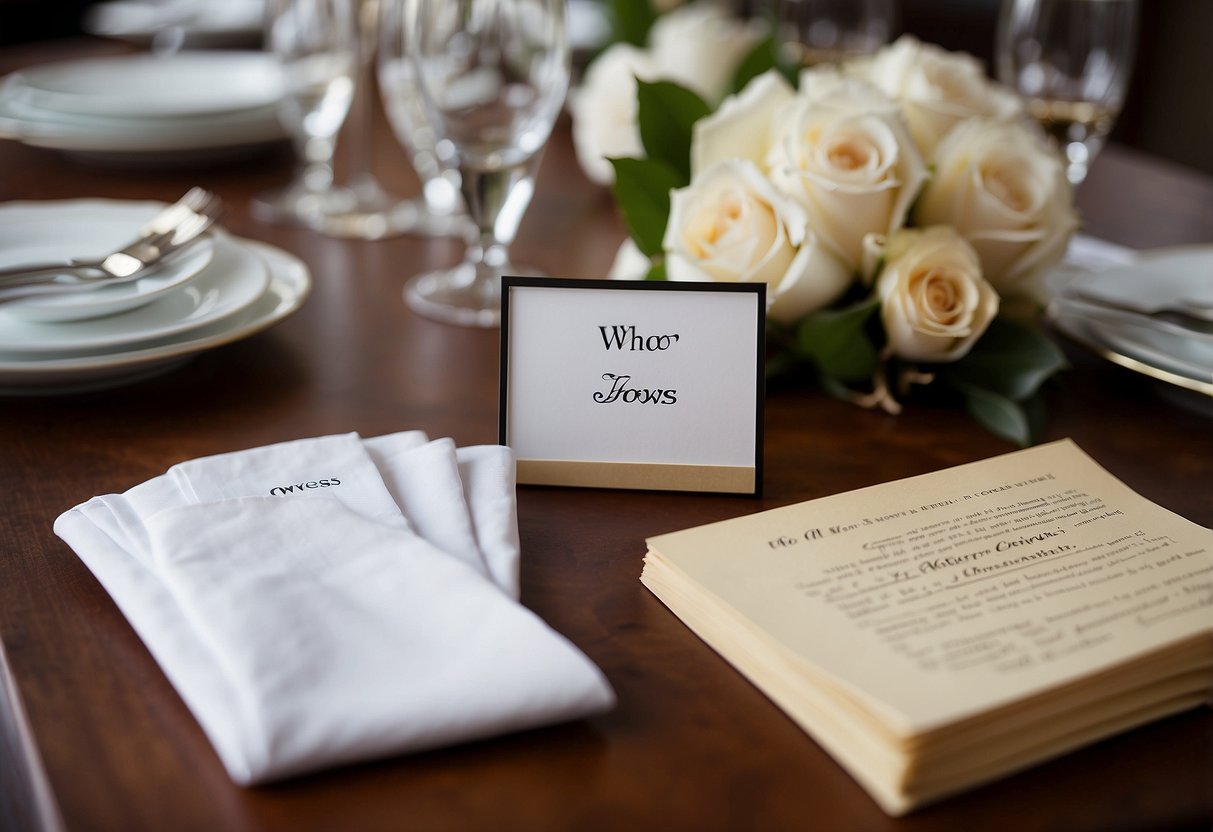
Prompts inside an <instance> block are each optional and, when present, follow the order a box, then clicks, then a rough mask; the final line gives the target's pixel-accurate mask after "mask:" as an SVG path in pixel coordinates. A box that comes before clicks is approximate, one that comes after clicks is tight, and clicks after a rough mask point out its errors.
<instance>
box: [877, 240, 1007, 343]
mask: <svg viewBox="0 0 1213 832" xmlns="http://www.w3.org/2000/svg"><path fill="white" fill-rule="evenodd" d="M876 293H877V294H878V295H879V296H880V318H881V321H882V322H883V323H884V330H885V334H886V336H887V337H888V342H889V346H890V348H892V350H893V353H894V355H896V356H898V357H899V358H903V359H906V360H908V361H956V360H957V359H959V358H963V357H964V356H965V355H966V354H967V353H968V352H969V349H970V348H971V347H972V346H973V344H975V343H976V342H977V339H978V338H980V337H981V336H982V334H983V333H984V332H985V331H986V327H988V326H989V324H990V321H992V320H993V319H994V316H995V315H997V314H998V293H997V292H995V291H994V289H993V287H991V286H990V284H989V283H987V282H986V281H985V279H984V278H983V277H982V276H981V263H980V261H979V260H978V259H977V252H975V251H973V248H972V246H970V245H969V244H968V243H967V242H965V240H964V238H963V237H961V236H960V235H959V234H957V233H956V232H955V231H953V230H952V229H951V228H948V227H947V226H936V227H933V228H927V229H924V230H903V231H899V232H898V233H897V234H896V235H894V237H893V238H892V239H891V240H890V241H889V246H888V249H887V251H886V261H885V266H884V270H883V271H882V272H881V273H880V277H879V278H877V281H876Z"/></svg>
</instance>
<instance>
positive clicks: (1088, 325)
mask: <svg viewBox="0 0 1213 832" xmlns="http://www.w3.org/2000/svg"><path fill="white" fill-rule="evenodd" d="M1049 320H1050V322H1051V323H1052V324H1053V326H1054V327H1055V328H1056V329H1057V330H1058V331H1060V332H1061V333H1062V334H1063V335H1065V336H1066V337H1068V338H1070V339H1071V340H1073V341H1075V342H1077V343H1079V344H1081V345H1082V346H1084V347H1086V348H1087V349H1088V350H1090V351H1091V352H1093V353H1095V354H1096V355H1098V356H1100V357H1101V358H1103V359H1105V360H1107V361H1110V362H1112V363H1113V364H1117V365H1119V366H1121V367H1124V368H1126V369H1128V370H1132V371H1133V372H1135V373H1139V374H1140V375H1143V376H1146V377H1147V378H1150V379H1153V380H1154V381H1159V382H1162V383H1163V384H1164V385H1166V386H1169V387H1171V388H1173V389H1178V390H1183V391H1191V392H1194V393H1199V394H1202V395H1203V396H1208V397H1213V376H1210V374H1209V373H1208V372H1203V373H1202V372H1201V371H1200V370H1199V369H1198V368H1195V367H1192V366H1186V367H1185V366H1182V364H1180V365H1177V364H1176V363H1175V361H1174V359H1173V358H1168V357H1166V356H1164V355H1160V354H1159V353H1157V352H1156V351H1154V350H1150V349H1149V348H1146V347H1143V346H1142V345H1141V344H1138V345H1137V346H1136V347H1129V348H1127V349H1126V348H1125V346H1124V344H1123V343H1121V344H1118V345H1116V346H1114V345H1113V344H1112V343H1111V342H1112V341H1120V340H1121V339H1120V338H1118V337H1117V336H1116V335H1115V334H1112V335H1109V328H1108V327H1107V325H1106V324H1101V323H1100V322H1099V321H1096V320H1094V319H1093V318H1092V317H1090V316H1089V315H1083V314H1075V312H1074V307H1073V306H1072V305H1070V306H1067V305H1064V304H1059V303H1056V302H1055V303H1054V304H1052V305H1051V306H1050V307H1049ZM1122 350H1124V351H1122ZM1188 395H1190V394H1188Z"/></svg>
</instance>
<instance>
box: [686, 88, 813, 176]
mask: <svg viewBox="0 0 1213 832" xmlns="http://www.w3.org/2000/svg"><path fill="white" fill-rule="evenodd" d="M795 98H796V92H795V90H793V89H792V86H791V85H790V84H789V83H788V82H787V81H785V80H784V78H783V76H782V75H780V74H779V73H778V72H776V71H775V70H770V71H768V72H764V73H763V74H762V75H759V76H758V77H757V78H754V79H753V80H752V81H750V83H748V84H746V85H745V89H743V90H742V91H741V92H739V93H738V94H736V95H730V96H729V97H728V98H726V99H725V100H724V101H723V102H721V104H720V106H719V107H718V108H717V109H716V111H715V112H713V113H711V114H709V115H706V116H704V117H703V118H701V119H699V121H697V122H695V126H694V127H693V128H692V134H691V176H692V177H694V176H695V175H696V174H697V173H699V172H700V171H704V170H707V169H708V168H710V167H711V166H712V165H714V164H716V163H717V162H720V161H723V160H724V159H730V158H733V159H749V160H750V161H751V162H754V164H756V165H758V166H759V167H761V166H762V164H763V160H764V159H766V156H767V153H768V152H769V151H770V146H771V130H772V128H773V127H774V125H775V120H776V117H777V115H778V114H779V112H780V111H781V110H782V109H783V108H784V107H786V106H787V105H788V104H789V103H790V102H791V101H793V100H794V99H795Z"/></svg>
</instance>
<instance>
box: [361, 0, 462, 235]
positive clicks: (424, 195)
mask: <svg viewBox="0 0 1213 832" xmlns="http://www.w3.org/2000/svg"><path fill="white" fill-rule="evenodd" d="M417 2H418V0H380V14H379V49H378V61H377V66H378V80H379V95H380V96H381V98H382V99H383V109H384V111H385V112H386V113H387V119H388V123H389V124H390V125H391V126H392V131H393V132H394V133H395V135H396V139H397V141H398V142H399V143H400V146H401V147H402V148H403V149H404V151H405V152H406V153H407V154H408V156H409V159H410V161H411V162H412V164H413V170H414V172H415V173H416V174H417V178H418V179H419V180H420V181H421V197H420V198H418V199H415V200H412V201H411V202H412V206H413V211H414V213H415V215H416V219H415V222H414V224H413V227H412V228H411V229H410V231H411V233H414V234H423V235H426V234H428V235H433V236H464V235H466V234H468V233H469V232H471V231H472V230H473V229H472V224H471V221H470V220H469V219H468V217H467V214H466V212H465V211H464V208H463V197H462V196H461V195H460V192H459V171H458V169H456V168H454V167H451V166H449V165H447V164H445V163H444V162H443V161H442V159H440V158H439V156H438V149H437V143H438V137H437V135H436V132H435V130H434V126H433V124H432V123H431V122H430V119H429V116H428V115H427V114H426V110H425V100H424V97H423V96H422V94H421V88H420V87H419V86H418V85H417V70H416V62H415V61H414V60H413V55H412V52H411V50H410V48H409V37H410V36H411V35H412V29H411V27H412V25H413V22H414V21H415V20H416V16H417Z"/></svg>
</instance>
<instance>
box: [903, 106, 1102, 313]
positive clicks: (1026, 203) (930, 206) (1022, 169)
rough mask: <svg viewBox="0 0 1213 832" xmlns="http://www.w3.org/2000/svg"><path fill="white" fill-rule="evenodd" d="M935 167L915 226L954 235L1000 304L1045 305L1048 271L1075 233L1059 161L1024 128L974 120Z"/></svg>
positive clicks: (943, 148)
mask: <svg viewBox="0 0 1213 832" xmlns="http://www.w3.org/2000/svg"><path fill="white" fill-rule="evenodd" d="M934 166H935V175H934V177H933V178H932V180H931V182H930V183H928V185H927V187H926V189H925V190H924V191H923V194H922V197H921V198H920V199H919V201H918V204H917V206H916V207H915V209H914V210H915V220H916V221H917V223H918V224H919V225H923V226H926V225H951V226H953V227H954V228H956V230H957V231H959V232H960V234H961V235H963V236H964V238H965V239H966V240H968V241H969V242H970V243H972V245H973V248H975V249H976V250H977V254H978V255H979V256H980V258H981V267H982V272H983V274H984V275H985V278H986V279H987V280H988V281H989V282H990V283H991V284H993V285H994V288H996V289H997V290H998V292H999V294H1001V295H1002V296H1003V297H1011V296H1022V297H1028V298H1035V299H1040V298H1041V295H1042V291H1043V290H1042V288H1041V282H1042V278H1043V276H1044V272H1045V270H1046V269H1047V268H1048V267H1049V266H1051V265H1053V264H1054V263H1056V262H1057V261H1058V260H1060V259H1061V258H1062V257H1063V256H1064V255H1065V251H1066V246H1067V245H1068V244H1069V241H1070V237H1071V236H1072V235H1073V233H1074V231H1075V229H1076V228H1077V227H1078V215H1077V214H1076V213H1075V210H1074V203H1073V194H1072V190H1071V187H1070V183H1069V182H1068V181H1067V180H1066V176H1065V169H1064V165H1063V164H1062V161H1061V159H1060V157H1059V156H1058V155H1057V153H1056V152H1055V151H1054V150H1053V149H1052V148H1051V147H1050V146H1049V145H1048V143H1047V142H1046V140H1045V139H1044V137H1043V136H1041V135H1039V134H1038V133H1036V132H1035V131H1034V130H1033V129H1031V128H1030V127H1028V126H1027V125H1026V124H1023V123H1015V124H1003V123H999V122H993V121H989V120H986V119H973V120H971V121H969V122H966V123H964V124H962V125H960V126H959V127H957V128H956V129H955V130H953V131H952V132H951V133H950V134H948V136H947V137H946V138H945V139H944V141H943V142H942V143H941V144H940V145H939V148H938V149H937V150H936V153H935V156H934Z"/></svg>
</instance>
